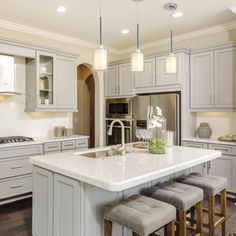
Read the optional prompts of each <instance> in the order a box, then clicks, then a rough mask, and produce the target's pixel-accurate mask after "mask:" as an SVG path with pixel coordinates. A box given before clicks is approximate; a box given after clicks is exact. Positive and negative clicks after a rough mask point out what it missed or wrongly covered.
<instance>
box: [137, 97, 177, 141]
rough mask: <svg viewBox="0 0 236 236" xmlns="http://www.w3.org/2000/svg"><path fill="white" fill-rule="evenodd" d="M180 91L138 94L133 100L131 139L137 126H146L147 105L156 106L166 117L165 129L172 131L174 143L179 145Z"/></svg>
mask: <svg viewBox="0 0 236 236" xmlns="http://www.w3.org/2000/svg"><path fill="white" fill-rule="evenodd" d="M180 99H181V97H180V93H164V94H149V95H138V96H136V97H134V100H133V120H134V122H133V124H134V127H133V140H137V138H136V129H137V127H146V123H147V112H148V106H153V107H155V106H158V107H160V108H161V109H162V112H163V115H164V116H165V117H166V128H167V130H170V131H173V132H174V141H175V145H180V140H181V132H180V130H181V129H180V120H181V114H180Z"/></svg>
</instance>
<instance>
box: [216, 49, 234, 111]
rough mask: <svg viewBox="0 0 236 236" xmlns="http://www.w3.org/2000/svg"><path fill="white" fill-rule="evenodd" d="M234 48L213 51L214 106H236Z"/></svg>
mask: <svg viewBox="0 0 236 236" xmlns="http://www.w3.org/2000/svg"><path fill="white" fill-rule="evenodd" d="M235 65H236V49H235V48H228V49H222V50H217V51H215V107H216V108H236V66H235Z"/></svg>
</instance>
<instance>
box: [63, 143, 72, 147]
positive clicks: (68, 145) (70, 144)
mask: <svg viewBox="0 0 236 236" xmlns="http://www.w3.org/2000/svg"><path fill="white" fill-rule="evenodd" d="M70 146H73V143H69V144H64V147H70Z"/></svg>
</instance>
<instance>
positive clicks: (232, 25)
mask: <svg viewBox="0 0 236 236" xmlns="http://www.w3.org/2000/svg"><path fill="white" fill-rule="evenodd" d="M0 28H3V29H7V30H13V31H17V32H21V33H26V34H31V35H34V36H39V37H43V38H48V39H52V40H56V41H59V42H63V43H69V44H72V45H76V46H80V47H86V48H89V49H95V48H97V44H94V43H91V42H88V41H85V40H81V39H78V38H75V37H71V36H67V35H64V34H59V33H54V32H50V31H46V30H43V29H39V28H35V27H31V26H27V25H23V24H18V23H14V22H11V21H7V20H1V19H0ZM233 29H236V21H233V22H229V23H226V24H223V25H217V26H213V27H208V28H205V29H201V30H197V31H193V32H190V33H186V34H180V35H176V36H174V37H173V40H174V41H175V42H180V41H184V40H189V39H194V38H199V37H204V36H208V35H211V34H216V33H221V32H226V31H228V30H233ZM168 43H169V38H166V39H162V40H157V41H152V42H148V43H144V44H141V48H142V49H144V50H145V49H151V48H155V47H158V46H162V45H166V44H168ZM134 48H135V47H134V46H133V47H128V48H124V49H118V48H108V50H109V52H111V53H114V54H117V55H124V54H128V53H131V52H133V50H134Z"/></svg>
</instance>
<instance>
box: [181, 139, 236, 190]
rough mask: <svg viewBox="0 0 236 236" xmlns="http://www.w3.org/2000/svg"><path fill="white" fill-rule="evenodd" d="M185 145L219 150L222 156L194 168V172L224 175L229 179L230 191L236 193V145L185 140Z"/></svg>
mask: <svg viewBox="0 0 236 236" xmlns="http://www.w3.org/2000/svg"><path fill="white" fill-rule="evenodd" d="M182 144H183V146H187V147H196V148H204V149H211V150H218V151H221V152H222V156H221V157H220V158H217V159H215V160H213V161H210V162H208V163H204V164H202V165H199V166H196V167H193V168H192V172H200V173H202V174H211V175H216V176H222V177H224V178H226V179H227V180H228V188H227V190H228V192H232V193H236V171H235V170H236V146H230V145H224V144H209V143H198V142H193V141H191V142H190V141H183V142H182Z"/></svg>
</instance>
